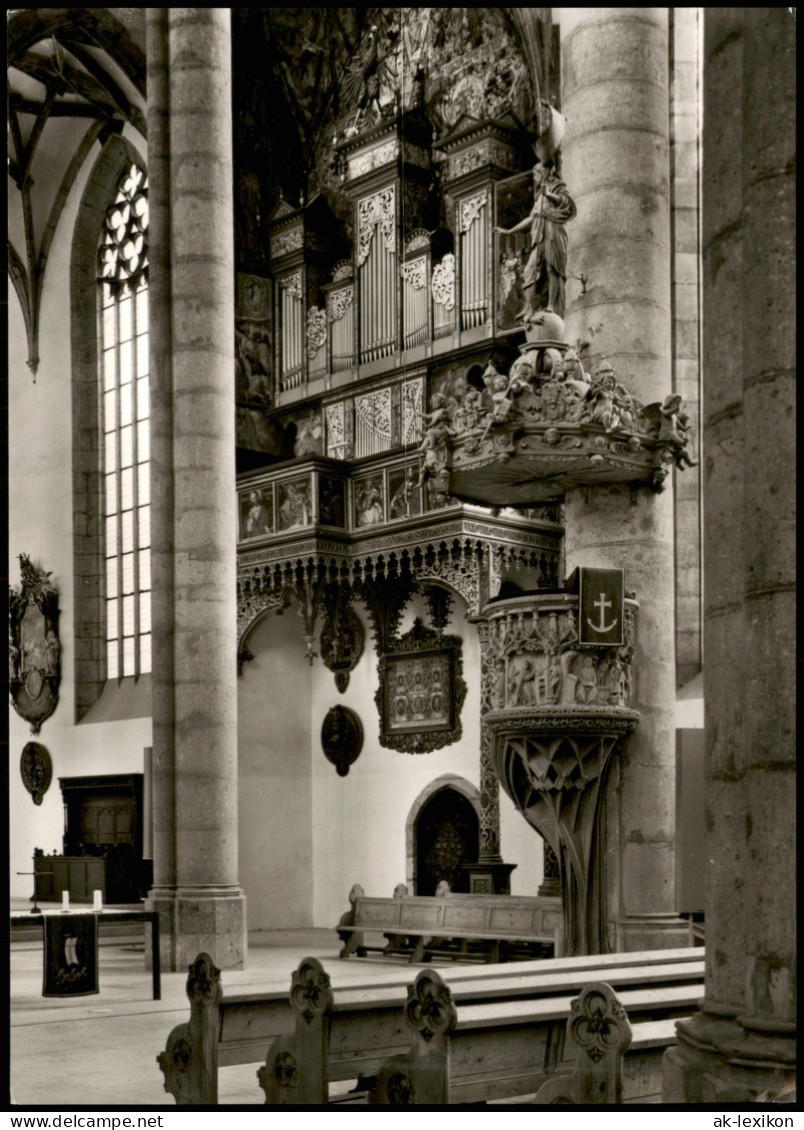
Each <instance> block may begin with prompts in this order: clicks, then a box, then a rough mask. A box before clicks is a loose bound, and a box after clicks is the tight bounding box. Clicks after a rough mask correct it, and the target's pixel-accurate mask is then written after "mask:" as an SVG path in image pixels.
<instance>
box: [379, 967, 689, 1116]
mask: <svg viewBox="0 0 804 1130" xmlns="http://www.w3.org/2000/svg"><path fill="white" fill-rule="evenodd" d="M631 956H634V955H631ZM636 972H637V973H639V970H636ZM610 991H611V990H610ZM703 992H704V984H703V977H702V976H701V977H700V979H699V980H696V981H693V982H691V983H686V984H673V983H669V984H665V985H662V986H659V985H652V986H649V987H644V986H643V987H629V988H622V989H618V999H619V1002H620V1005H621V1006H622V1007H623V1008H625V1009H626V1010H627V1012H628V1015H629V1016H630V1017H631V1020H632V1025H633V1031H634V1036H633V1039H632V1042H631V1048H630V1050H629V1056H628V1058H627V1060H626V1064H627V1063H628V1060H629V1059H630V1061H631V1074H632V1076H633V1078H634V1081H635V1085H634V1086H633V1087H630V1086H628V1085H627V1082H626V1085H625V1086H624V1087H623V1091H622V1101H624V1102H629V1101H630V1102H645V1101H650V1099H651V1098H653V1099H654V1101H655V1099H656V1095H657V1094H660V1093H661V1056H662V1053H663V1051H664V1048H665V1047H667V1046H669V1044H670V1043H672V1042H674V1039H675V1036H674V1028H675V1021H676V1020H677V1019H679V1018H681V1017H684V1016H689V1015H691V1014H692V1012H693V1011H694V1010H695V1008H696V1005H697V1003H698V1001H699V1000H700V998H701V997H702V995H703ZM573 1008H574V1004H573V997H570V996H556V995H548V996H539V997H530V998H529V999H523V1000H487V1001H483V1002H479V1003H478V1002H474V1001H461V1000H458V999H456V997H455V995H454V994H453V993H452V991H451V989H450V987H449V986H448V985H447V984H446V983H445V982H444V980H443V979H442V978H441V977H440V975H439V974H438V973H437V972H436V971H435V970H430V969H428V970H423V971H422V972H421V973H419V975H418V977H417V978H416V980H415V982H414V983H413V984H412V985H411V986H410V988H409V990H408V1000H407V1003H406V1005H405V1022H406V1024H407V1027H408V1031H409V1033H410V1037H411V1040H412V1043H411V1047H410V1050H409V1051H408V1052H407V1053H406V1054H405V1055H401V1056H399V1055H397V1056H393V1057H391V1058H389V1059H388V1060H386V1061H385V1063H384V1064H383V1065H382V1067H381V1068H380V1071H379V1073H378V1079H377V1085H376V1088H375V1090H374V1093H373V1095H372V1101H373V1102H375V1103H377V1104H379V1105H384V1106H396V1107H398V1106H421V1105H425V1106H442V1105H453V1104H459V1103H485V1102H489V1101H494V1100H501V1099H510V1098H512V1097H516V1096H528V1095H533V1094H534V1093H536V1092H540V1093H541V1091H540V1089H541V1088H542V1086H543V1085H545V1084H546V1083H548V1082H552V1081H553V1078H554V1077H556V1076H557V1075H558V1074H559V1073H567V1072H568V1071H569V1070H570V1069H571V1068H573V1067H574V1066H575V1055H576V1053H577V1047H576V1046H575V1045H573V1046H571V1047H569V1048H567V1049H566V1050H565V1036H566V1029H567V1020H568V1018H570V1017H572V1016H573V1015H574V1013H573ZM599 1023H600V1017H597V1018H592V1019H591V1020H590V1019H589V1018H587V1034H588V1032H589V1031H590V1030H591V1029H593V1028H595V1025H597V1024H599ZM643 1024H644V1025H645V1027H644V1039H643ZM618 1038H619V1037H618ZM617 1046H619V1044H617ZM584 1054H586V1053H585V1052H584ZM626 1080H628V1073H627V1072H626ZM548 1095H549V1092H545V1093H544V1095H543V1098H542V1100H540V1101H544V1102H553V1101H561V1099H560V1098H559V1099H553V1098H549V1097H548ZM577 1101H580V1100H577Z"/></svg>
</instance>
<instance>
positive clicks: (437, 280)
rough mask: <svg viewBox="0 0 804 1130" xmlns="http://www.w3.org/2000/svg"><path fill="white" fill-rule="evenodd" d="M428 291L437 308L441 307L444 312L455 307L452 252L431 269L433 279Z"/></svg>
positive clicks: (453, 259) (453, 257)
mask: <svg viewBox="0 0 804 1130" xmlns="http://www.w3.org/2000/svg"><path fill="white" fill-rule="evenodd" d="M430 289H431V291H432V295H433V301H434V302H437V303H438V305H439V306H443V307H444V308H445V309H446V310H452V309H454V307H455V256H454V255H453V254H452V252H448V254H446V255H445V256H444V258H443V259H442V260H441V262H440V263H436V265H435V266H434V267H433V277H432V280H431V282H430Z"/></svg>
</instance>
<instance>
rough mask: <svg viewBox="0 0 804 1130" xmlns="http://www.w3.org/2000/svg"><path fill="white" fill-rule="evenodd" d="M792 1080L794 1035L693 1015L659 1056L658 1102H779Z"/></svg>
mask: <svg viewBox="0 0 804 1130" xmlns="http://www.w3.org/2000/svg"><path fill="white" fill-rule="evenodd" d="M790 1027H791V1029H792V1026H790ZM795 1078H796V1037H795V1032H794V1031H792V1030H788V1031H769V1030H754V1029H750V1028H749V1027H748V1022H747V1021H745V1020H744V1021H743V1023H740V1022H739V1021H738V1020H737V1019H736V1018H734V1017H725V1016H719V1015H713V1014H710V1013H708V1012H706V1011H704V1012H697V1013H696V1014H695V1015H694V1016H693V1017H691V1018H690V1019H689V1020H683V1021H680V1022H679V1025H678V1044H677V1045H676V1046H675V1047H673V1048H668V1049H667V1051H666V1052H665V1053H664V1059H663V1061H662V1079H663V1082H662V1101H663V1102H665V1103H695V1104H701V1103H717V1104H720V1103H727V1102H734V1103H749V1102H756V1101H761V1102H784V1101H785V1094H786V1093H789V1092H790V1088H791V1087H792V1088H794V1087H795Z"/></svg>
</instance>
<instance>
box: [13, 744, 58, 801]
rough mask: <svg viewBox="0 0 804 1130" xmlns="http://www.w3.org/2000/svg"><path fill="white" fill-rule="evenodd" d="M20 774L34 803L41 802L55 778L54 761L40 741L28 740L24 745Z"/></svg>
mask: <svg viewBox="0 0 804 1130" xmlns="http://www.w3.org/2000/svg"><path fill="white" fill-rule="evenodd" d="M20 776H21V777H22V783H23V785H25V788H26V789H27V790H28V792H29V793H30V794H31V798H32V800H33V802H34V804H41V803H42V798H43V796H44V795H45V793H46V792H47V790H48V789H49V788H50V782H51V781H52V780H53V762H52V760H51V757H50V754H49V753H48V751H47V750H46V749H45V747H44V746H43V745H40V744H39V742H28V743H27V745H25V746H24V747H23V750H22V756H21V757H20Z"/></svg>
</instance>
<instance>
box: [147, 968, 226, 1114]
mask: <svg viewBox="0 0 804 1130" xmlns="http://www.w3.org/2000/svg"><path fill="white" fill-rule="evenodd" d="M186 992H187V999H188V1000H189V1001H190V1020H189V1022H186V1023H184V1024H177V1025H176V1027H175V1028H173V1029H172V1030H171V1032H170V1034H169V1036H168V1038H167V1043H166V1045H165V1050H164V1051H163V1052H160V1053H159V1055H157V1057H156V1062H157V1063H158V1064H159V1068H160V1070H161V1071H162V1074H163V1075H164V1077H165V1084H164V1086H165V1091H166V1092H167V1093H168V1094H170V1095H173V1097H174V1098H175V1100H176V1105H177V1106H196V1105H199V1104H211V1105H214V1104H216V1103H217V1101H218V1063H217V1055H218V1027H219V1010H220V1004H221V1000H222V999H223V988H222V986H221V971H220V969H218V968H217V967H216V965H215V963H214V962H213V960H212V958H211V957H210V956H209V954H208V953H200V954H199V955H198V957H196V959H195V961H193V962H192V963H191V964H190V966H189V967H188V975H187V985H186Z"/></svg>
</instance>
